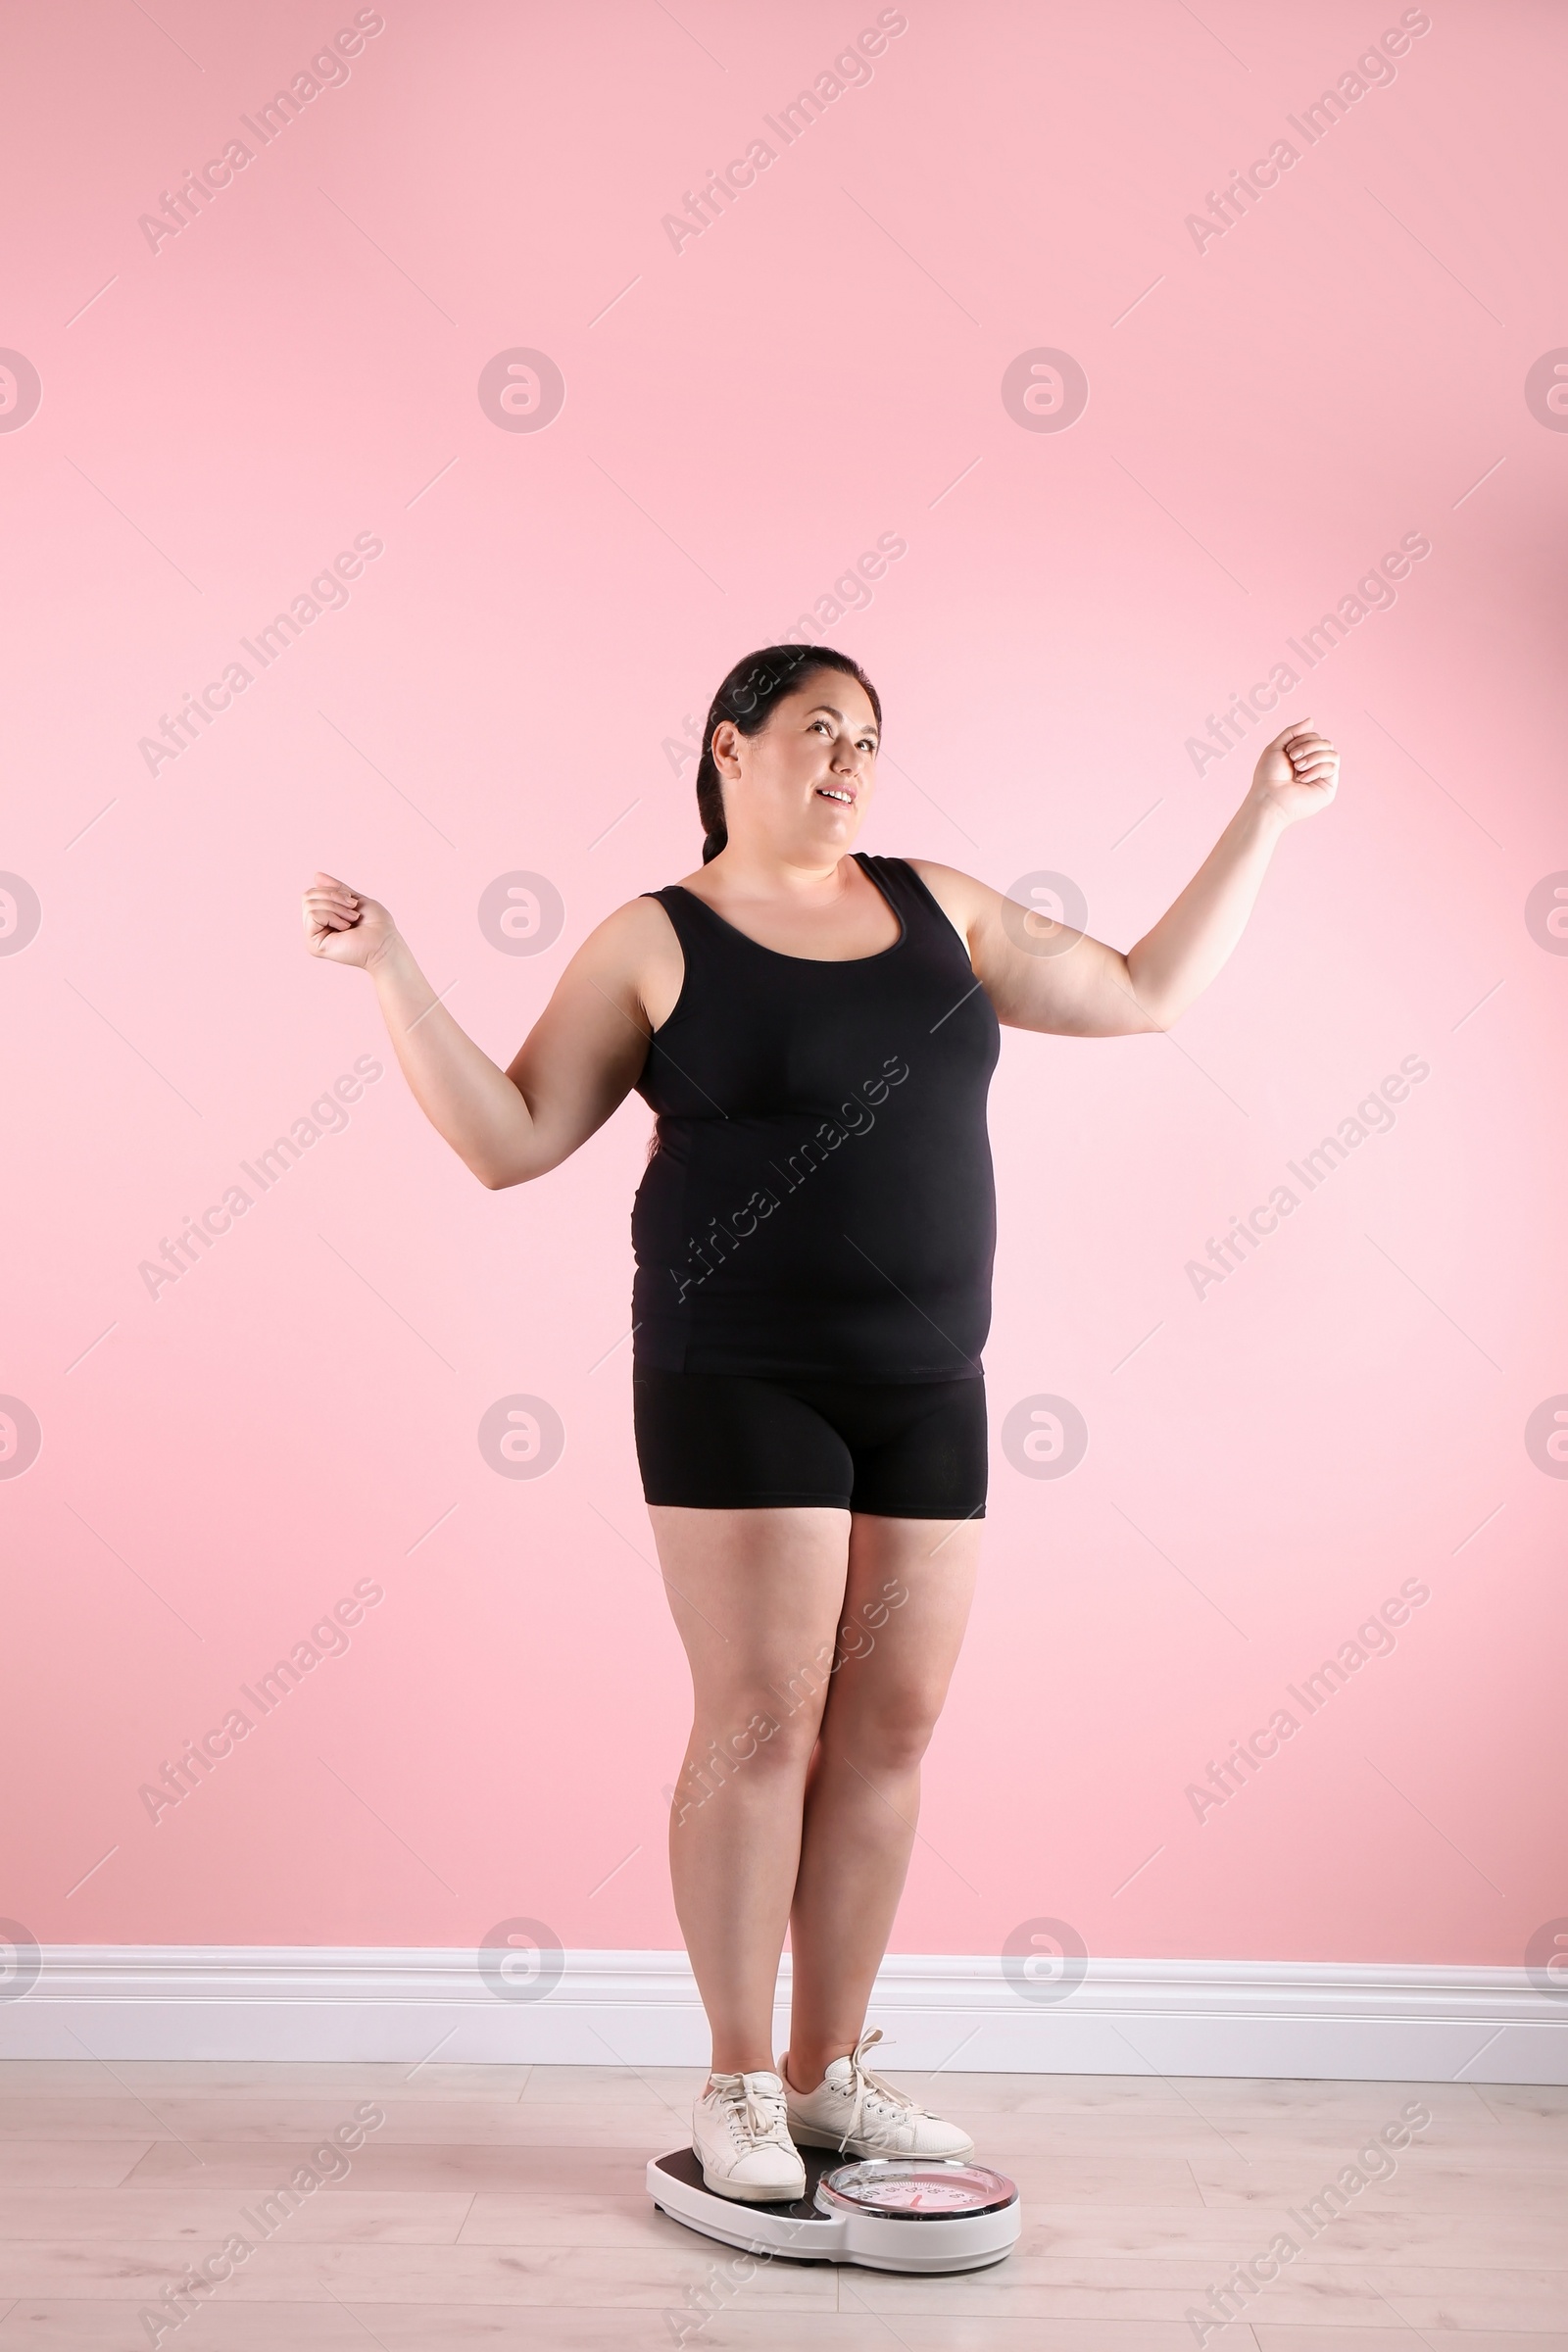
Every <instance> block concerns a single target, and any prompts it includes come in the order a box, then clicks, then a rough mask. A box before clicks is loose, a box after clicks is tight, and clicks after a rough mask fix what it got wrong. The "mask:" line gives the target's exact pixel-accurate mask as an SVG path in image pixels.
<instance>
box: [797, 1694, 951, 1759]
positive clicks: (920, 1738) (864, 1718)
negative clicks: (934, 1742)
mask: <svg viewBox="0 0 1568 2352" xmlns="http://www.w3.org/2000/svg"><path fill="white" fill-rule="evenodd" d="M945 1695H946V1693H945V1692H944V1691H935V1690H932V1689H929V1688H927V1687H924V1686H922V1685H920V1684H918V1683H910V1684H907V1685H903V1686H901V1687H900V1688H898V1689H895V1690H890V1691H878V1692H876V1693H875V1694H874V1695H872V1694H870V1693H858V1692H856V1691H855V1688H854V1685H853V1684H852V1683H849V1682H846V1683H845V1685H844V1690H843V1699H842V1703H837V1704H835V1706H834V1707H833V1709H832V1710H831V1712H830V1714H829V1717H828V1721H827V1724H826V1725H825V1727H824V1731H823V1740H824V1742H825V1743H826V1744H828V1745H834V1744H837V1745H842V1746H843V1747H844V1749H845V1750H846V1752H847V1753H848V1754H849V1755H850V1756H851V1758H852V1759H853V1760H854V1762H855V1763H856V1764H857V1765H858V1767H859V1768H860V1770H861V1771H866V1772H871V1771H875V1772H907V1771H910V1770H912V1768H913V1767H914V1766H915V1765H917V1764H918V1763H919V1761H920V1759H921V1757H922V1756H923V1755H924V1754H925V1751H926V1749H927V1748H928V1747H929V1746H930V1744H931V1735H932V1733H933V1732H934V1731H935V1730H936V1727H937V1719H938V1717H939V1716H940V1714H941V1712H942V1701H943V1698H944V1697H945Z"/></svg>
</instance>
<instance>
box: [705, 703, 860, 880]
mask: <svg viewBox="0 0 1568 2352" xmlns="http://www.w3.org/2000/svg"><path fill="white" fill-rule="evenodd" d="M876 754H877V724H876V714H875V712H874V711H872V709H871V701H870V697H869V696H868V695H867V693H866V691H865V688H864V687H863V686H862V685H861V684H860V683H859V681H858V679H856V678H851V677H846V676H845V674H844V672H843V671H842V670H838V669H818V670H815V671H813V672H812V674H811V675H810V676H809V677H808V678H806V679H804V680H803V681H802V683H801V684H800V685H799V686H798V687H796V689H795V690H794V692H793V693H791V694H788V695H786V696H784V697H783V699H782V700H781V701H780V702H779V703H778V704H777V706H776V707H775V709H774V711H773V713H772V715H771V717H770V718H769V719H768V722H767V724H766V726H765V727H763V729H762V730H761V733H760V734H759V735H750V736H747V735H743V734H742V733H741V731H740V729H739V728H738V727H737V726H735V725H733V724H732V723H731V722H730V721H729V720H728V719H726V720H725V721H724V722H723V723H722V724H721V725H719V726H717V727H715V728H714V730H713V760H714V762H715V764H716V766H717V768H718V772H719V774H720V775H721V776H722V777H723V779H724V819H725V823H726V825H727V827H728V831H729V837H730V840H731V841H733V842H736V843H737V844H740V843H743V842H745V841H746V840H747V839H749V838H755V839H759V840H760V841H761V842H765V843H766V844H767V846H768V847H769V848H770V849H773V850H777V851H783V852H785V853H786V854H789V853H791V852H793V853H795V854H797V855H801V854H805V855H807V856H810V855H812V854H813V853H815V854H817V855H820V856H822V857H825V858H833V857H835V856H837V855H838V854H839V852H841V851H843V850H846V849H847V848H848V847H849V845H850V843H851V842H852V841H853V840H854V839H855V836H856V834H857V833H858V831H859V829H860V824H861V821H862V819H863V817H864V815H865V810H866V807H867V805H868V803H869V801H870V798H871V794H872V791H873V789H874V787H875V783H876Z"/></svg>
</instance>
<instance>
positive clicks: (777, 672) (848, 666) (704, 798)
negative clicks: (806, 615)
mask: <svg viewBox="0 0 1568 2352" xmlns="http://www.w3.org/2000/svg"><path fill="white" fill-rule="evenodd" d="M819 669H837V670H842V671H843V673H844V675H845V676H846V677H847V678H855V679H856V680H857V681H858V683H859V684H860V685H861V686H863V687H864V688H865V691H866V694H867V696H868V698H869V700H870V704H871V708H872V710H873V711H875V712H876V723H877V729H878V732H879V733H880V730H881V726H882V705H881V702H880V701H879V700H878V697H877V691H876V688H875V687H874V686H873V685H872V683H871V681H870V679H869V678H868V677H867V676H866V674H865V672H864V670H863V669H862V668H861V667H860V664H859V663H858V662H856V661H854V660H853V659H852V658H851V656H850V655H848V654H837V653H835V652H834V650H833V648H832V647H831V646H830V645H764V646H763V648H762V650H761V652H760V653H756V654H748V655H747V657H746V659H745V661H744V662H736V664H735V666H734V668H733V669H732V670H731V671H730V673H729V676H728V677H727V678H726V679H725V680H724V683H723V684H722V686H720V688H719V690H718V692H717V693H716V694H715V695H714V697H713V700H712V703H711V707H710V709H709V712H708V724H707V726H706V727H705V728H704V729H703V756H702V758H701V760H699V761H698V764H697V813H698V815H699V816H700V817H701V818H702V820H703V834H704V840H703V863H704V864H705V865H707V864H708V862H709V860H710V858H716V857H717V856H718V853H719V851H720V850H721V849H723V847H724V845H725V843H726V842H727V841H728V840H729V827H728V826H727V824H726V823H725V821H724V785H723V779H722V778H721V776H720V775H719V772H718V769H717V767H716V766H715V764H714V761H713V729H714V728H715V727H717V726H720V725H722V723H723V721H724V720H725V719H726V718H727V719H730V720H732V721H733V723H734V724H735V726H737V727H738V728H739V729H740V732H741V733H742V734H743V735H760V733H761V731H762V729H763V728H764V727H765V726H766V724H767V722H768V720H769V719H770V718H771V717H772V715H773V712H774V711H775V710H776V709H777V707H778V705H779V704H780V703H781V702H782V701H783V700H784V698H785V696H786V695H790V694H793V693H794V692H795V690H796V688H797V687H799V686H804V685H805V683H806V681H807V679H808V678H809V677H810V676H811V675H812V673H813V671H815V670H819Z"/></svg>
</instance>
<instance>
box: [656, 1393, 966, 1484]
mask: <svg viewBox="0 0 1568 2352" xmlns="http://www.w3.org/2000/svg"><path fill="white" fill-rule="evenodd" d="M632 1417H633V1423H634V1426H635V1430H636V1438H637V1461H638V1465H639V1467H640V1469H641V1471H642V1477H643V1494H644V1495H645V1497H646V1499H647V1500H648V1501H649V1502H658V1503H677V1504H684V1505H686V1506H687V1507H688V1508H692V1509H697V1510H707V1511H726V1510H728V1511H734V1510H740V1511H757V1510H764V1509H766V1508H768V1507H769V1506H770V1505H776V1504H781V1503H819V1504H820V1503H825V1504H827V1505H829V1506H831V1507H833V1508H836V1509H838V1510H844V1511H869V1512H873V1513H874V1514H875V1515H876V1516H877V1517H878V1518H884V1519H983V1518H984V1517H985V1513H986V1471H987V1451H986V1388H985V1381H984V1379H983V1378H978V1377H976V1378H966V1379H963V1380H931V1381H923V1380H922V1381H892V1380H888V1381H862V1380H817V1379H804V1380H795V1379H790V1380H758V1379H753V1378H751V1377H750V1376H747V1377H744V1378H743V1377H741V1376H739V1375H737V1374H731V1373H714V1372H655V1371H647V1370H637V1369H634V1370H633V1372H632Z"/></svg>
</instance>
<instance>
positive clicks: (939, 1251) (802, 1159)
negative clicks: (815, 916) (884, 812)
mask: <svg viewBox="0 0 1568 2352" xmlns="http://www.w3.org/2000/svg"><path fill="white" fill-rule="evenodd" d="M854 856H855V858H856V861H857V863H858V865H859V866H860V867H861V869H862V871H863V872H864V873H866V874H867V875H868V876H869V878H870V879H871V880H872V881H873V882H874V883H875V884H876V885H877V886H878V888H879V889H880V890H881V891H882V894H883V896H884V897H885V898H886V899H887V900H888V902H889V904H890V905H891V906H892V907H893V910H894V912H895V913H896V914H897V915H898V916H899V918H900V920H901V922H902V924H903V936H902V937H901V938H900V939H899V940H897V941H896V942H895V944H894V945H893V946H892V947H891V948H885V949H884V950H883V951H882V952H881V953H880V954H879V955H875V956H856V957H854V958H852V959H850V960H848V961H835V962H813V961H811V960H810V959H809V958H808V957H806V956H785V955H780V954H778V953H776V952H775V951H774V950H773V949H771V948H764V947H761V946H760V944H759V943H758V942H757V941H756V940H754V939H748V938H747V936H746V934H745V933H744V932H743V931H738V930H736V928H735V926H734V924H733V923H727V922H725V920H724V918H723V917H722V915H719V914H715V913H714V911H713V909H712V908H711V907H710V906H708V905H707V904H706V903H705V902H704V901H703V900H702V899H699V898H697V897H696V896H695V895H694V893H692V892H691V891H688V890H685V889H683V888H682V887H681V885H680V884H679V883H678V882H676V883H670V884H669V885H668V886H667V887H666V888H665V889H663V890H656V891H647V892H645V893H644V894H643V895H644V896H645V897H647V898H655V899H658V901H659V903H660V905H661V906H662V907H663V909H664V911H665V913H666V914H667V915H668V916H669V919H670V921H671V922H672V923H673V924H674V926H675V931H676V934H677V936H678V937H679V940H680V944H681V952H682V954H683V955H684V956H685V959H686V975H685V979H684V981H683V983H682V986H681V992H680V996H679V998H678V999H677V1001H676V1004H675V1006H674V1009H673V1011H672V1012H671V1013H670V1014H669V1017H668V1019H667V1020H665V1021H664V1022H662V1024H661V1026H660V1027H659V1029H658V1030H656V1031H655V1033H654V1035H653V1036H652V1037H651V1038H650V1040H649V1045H648V1056H647V1059H646V1061H645V1062H644V1065H643V1071H642V1075H641V1077H640V1078H639V1079H638V1081H637V1092H638V1093H639V1094H640V1095H641V1096H642V1097H643V1099H644V1101H645V1102H646V1103H648V1104H649V1105H650V1107H651V1108H652V1109H653V1110H655V1111H657V1112H658V1114H659V1126H658V1130H657V1133H656V1137H655V1147H654V1151H653V1154H652V1156H651V1158H650V1160H649V1163H648V1167H647V1170H646V1172H645V1173H644V1176H643V1180H642V1183H641V1184H640V1185H639V1187H638V1190H637V1198H636V1201H635V1203H634V1205H633V1208H632V1219H631V1230H632V1244H633V1247H634V1249H635V1251H636V1258H637V1271H636V1276H635V1280H634V1283H633V1287H632V1322H633V1327H634V1330H633V1339H632V1360H633V1363H634V1365H637V1366H641V1367H644V1368H648V1369H655V1370H662V1371H667V1372H729V1373H750V1374H753V1375H755V1376H759V1377H764V1378H765V1377H768V1376H772V1377H774V1378H779V1377H785V1376H790V1375H795V1376H803V1375H810V1374H815V1375H818V1376H836V1377H838V1378H840V1379H860V1380H868V1381H869V1380H877V1381H883V1380H891V1381H918V1380H954V1379H963V1378H972V1377H978V1375H979V1373H980V1370H981V1365H980V1360H979V1359H980V1349H981V1348H982V1346H983V1345H984V1342H985V1338H986V1334H987V1332H988V1331H989V1329H990V1326H991V1268H992V1258H993V1255H994V1252H995V1246H996V1191H995V1186H994V1182H993V1178H992V1168H991V1147H990V1143H989V1140H988V1138H987V1134H986V1094H987V1090H988V1088H989V1086H990V1083H991V1073H992V1071H993V1070H994V1069H995V1067H996V1064H997V1057H998V1054H999V1052H1000V1050H1001V1032H1000V1030H999V1028H998V1024H997V1016H996V1013H995V1011H994V1009H993V1007H992V1004H991V1000H990V998H989V997H988V996H987V995H986V992H985V990H984V989H983V988H982V987H981V985H980V983H979V981H978V980H977V979H976V978H975V976H974V972H973V970H972V968H971V966H970V962H969V956H968V951H967V949H966V948H965V946H964V943H963V940H962V938H961V937H960V936H959V934H958V932H957V931H956V930H955V928H954V926H953V924H952V923H951V922H950V921H949V919H948V917H947V916H946V915H945V914H944V913H943V911H942V909H941V907H939V906H938V905H937V903H936V901H935V899H934V898H933V897H932V896H931V893H930V892H929V891H928V890H927V889H926V887H925V884H924V883H923V882H922V881H921V880H920V878H919V876H918V875H917V874H916V873H915V872H914V871H913V869H912V868H911V867H910V866H909V865H908V864H907V862H906V860H905V859H904V858H871V857H867V856H866V855H865V854H864V853H863V852H861V851H859V850H857V851H856V852H855V853H854Z"/></svg>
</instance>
